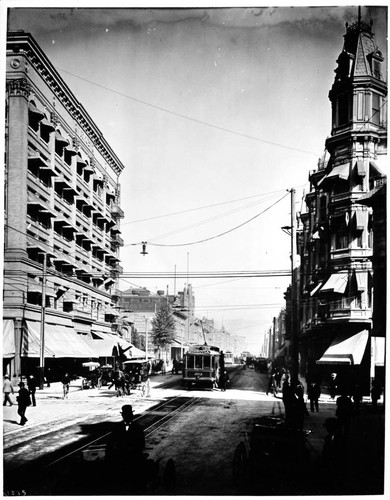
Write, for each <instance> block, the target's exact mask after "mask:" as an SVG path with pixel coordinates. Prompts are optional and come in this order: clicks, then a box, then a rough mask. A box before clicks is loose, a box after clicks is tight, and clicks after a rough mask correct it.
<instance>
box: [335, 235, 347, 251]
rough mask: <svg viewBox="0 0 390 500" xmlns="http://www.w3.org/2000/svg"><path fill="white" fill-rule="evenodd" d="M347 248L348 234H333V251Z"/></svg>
mask: <svg viewBox="0 0 390 500" xmlns="http://www.w3.org/2000/svg"><path fill="white" fill-rule="evenodd" d="M341 248H348V233H347V232H345V231H344V232H336V233H335V249H336V250H339V249H341Z"/></svg>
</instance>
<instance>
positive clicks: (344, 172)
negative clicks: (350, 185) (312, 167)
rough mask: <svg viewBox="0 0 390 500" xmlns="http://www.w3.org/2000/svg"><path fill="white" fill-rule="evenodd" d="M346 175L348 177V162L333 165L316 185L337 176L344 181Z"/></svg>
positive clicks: (346, 178)
mask: <svg viewBox="0 0 390 500" xmlns="http://www.w3.org/2000/svg"><path fill="white" fill-rule="evenodd" d="M348 177H349V162H348V163H344V164H343V165H337V167H333V169H332V170H331V171H330V172H329V174H328V175H326V176H325V177H323V178H322V179H321V180H320V182H319V183H318V186H319V185H320V184H324V183H325V182H327V181H329V180H334V179H337V178H338V179H343V180H344V181H346V180H348Z"/></svg>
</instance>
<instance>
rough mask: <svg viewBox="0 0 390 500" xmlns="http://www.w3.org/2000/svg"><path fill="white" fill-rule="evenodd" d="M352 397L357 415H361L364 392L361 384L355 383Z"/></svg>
mask: <svg viewBox="0 0 390 500" xmlns="http://www.w3.org/2000/svg"><path fill="white" fill-rule="evenodd" d="M352 399H353V407H354V410H355V415H359V413H360V403H361V402H362V399H363V394H362V391H361V389H360V385H359V384H355V385H354V387H353V392H352Z"/></svg>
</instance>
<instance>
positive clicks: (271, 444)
mask: <svg viewBox="0 0 390 500" xmlns="http://www.w3.org/2000/svg"><path fill="white" fill-rule="evenodd" d="M309 433H310V431H298V430H295V429H292V428H290V427H288V426H287V424H286V423H285V422H284V420H283V419H282V418H281V417H272V416H263V417H260V419H258V422H256V423H255V424H254V426H253V428H252V431H251V432H248V433H245V437H244V440H242V441H241V442H240V443H239V444H238V445H237V447H236V449H235V452H234V458H233V479H234V482H235V484H236V486H237V488H238V489H239V490H240V492H242V493H243V494H246V495H277V494H296V493H299V492H300V488H301V487H302V481H303V480H304V478H305V477H306V476H305V474H309V473H310V461H309V459H310V447H309V445H308V442H307V439H306V438H307V435H308V434H309ZM309 475H310V474H309Z"/></svg>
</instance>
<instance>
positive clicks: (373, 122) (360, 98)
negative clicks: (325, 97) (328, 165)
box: [326, 7, 387, 155]
mask: <svg viewBox="0 0 390 500" xmlns="http://www.w3.org/2000/svg"><path fill="white" fill-rule="evenodd" d="M372 28H373V23H372V21H371V22H370V23H366V22H364V21H362V19H361V11H360V7H359V14H358V20H357V22H355V23H353V24H351V25H349V24H348V23H346V33H345V35H344V46H343V50H342V52H341V54H340V55H339V57H338V59H337V61H336V62H337V64H338V66H337V68H336V69H335V73H336V76H335V80H334V83H333V85H332V88H331V90H330V92H329V99H330V101H331V103H332V132H331V137H330V138H329V139H328V140H327V142H326V147H327V149H328V151H329V153H330V154H331V155H335V154H337V152H338V147H339V146H340V143H342V144H343V145H344V146H345V139H346V137H347V136H346V134H352V135H353V136H354V140H358V141H360V139H361V137H363V136H364V135H365V134H367V133H370V134H372V135H371V140H373V141H374V142H375V144H379V143H382V146H384V142H383V141H385V142H386V125H387V124H386V109H385V108H386V99H385V98H386V96H387V85H386V82H385V80H384V72H383V68H382V63H383V61H384V58H383V56H382V53H381V51H380V50H379V48H378V47H377V45H376V43H375V34H374V32H373V29H372ZM352 135H351V138H352ZM375 149H376V148H375Z"/></svg>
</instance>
